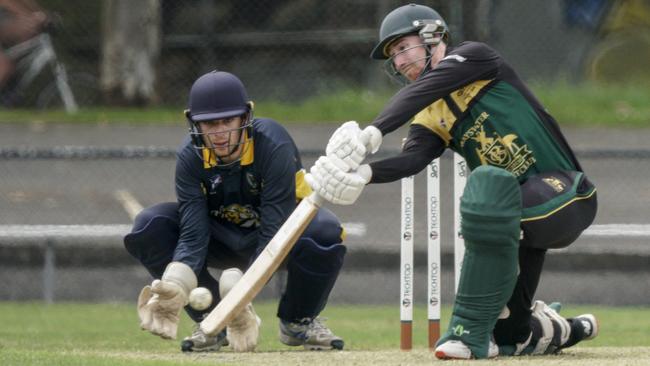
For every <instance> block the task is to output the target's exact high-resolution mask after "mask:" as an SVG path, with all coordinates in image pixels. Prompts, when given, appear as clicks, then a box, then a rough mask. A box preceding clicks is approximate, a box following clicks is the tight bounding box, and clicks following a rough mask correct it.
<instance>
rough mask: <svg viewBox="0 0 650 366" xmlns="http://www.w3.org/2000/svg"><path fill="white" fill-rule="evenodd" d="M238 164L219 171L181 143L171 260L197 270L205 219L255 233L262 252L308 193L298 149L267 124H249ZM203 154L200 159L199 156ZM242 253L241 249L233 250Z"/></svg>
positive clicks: (206, 234)
mask: <svg viewBox="0 0 650 366" xmlns="http://www.w3.org/2000/svg"><path fill="white" fill-rule="evenodd" d="M245 141H246V142H245V144H244V146H243V148H242V155H241V160H240V162H239V163H236V164H230V165H229V166H219V165H218V164H216V163H215V162H214V161H210V159H202V158H201V156H200V155H204V156H206V157H208V156H209V151H208V150H207V149H204V150H203V151H202V152H201V151H200V150H197V149H196V148H195V147H194V146H193V145H192V142H191V141H190V138H189V136H187V137H186V138H185V140H184V141H183V143H182V145H181V146H180V148H179V150H178V153H177V161H176V178H175V181H176V197H177V199H178V203H179V211H180V212H179V213H180V217H181V224H180V226H181V227H180V231H181V232H180V238H179V242H178V246H177V247H176V251H175V252H174V261H180V262H183V263H185V264H187V265H189V266H190V267H192V269H194V270H195V271H198V270H200V269H201V268H202V266H203V264H204V261H205V257H206V255H207V251H208V245H209V242H210V220H218V221H219V222H220V223H221V224H223V225H226V226H230V227H232V228H234V229H236V230H240V231H241V232H242V233H244V234H249V233H252V232H256V233H257V240H256V243H255V244H256V245H257V246H258V247H264V246H266V244H267V243H268V242H269V241H270V240H271V238H273V236H274V235H275V233H276V232H277V231H278V229H279V228H280V226H281V225H282V224H283V223H284V221H285V220H286V219H287V218H288V217H289V215H290V214H291V213H292V212H293V210H294V208H295V206H296V202H297V200H299V199H301V198H303V197H305V196H306V195H308V194H309V193H310V188H309V186H308V185H307V184H306V183H305V182H304V179H303V178H304V170H303V169H302V163H301V161H300V156H299V154H298V149H297V147H296V145H295V143H294V141H293V140H292V138H291V136H290V135H289V133H288V132H287V131H286V130H285V129H284V127H282V126H281V125H280V124H279V123H277V122H275V121H273V120H271V119H255V120H254V121H253V124H252V132H251V136H248V133H247V134H246V135H245ZM202 153H203V154H202ZM239 249H244V248H239Z"/></svg>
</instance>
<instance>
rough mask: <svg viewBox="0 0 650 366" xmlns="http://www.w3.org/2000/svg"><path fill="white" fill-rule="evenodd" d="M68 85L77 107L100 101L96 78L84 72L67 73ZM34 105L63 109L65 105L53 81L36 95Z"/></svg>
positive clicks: (88, 105) (94, 104)
mask: <svg viewBox="0 0 650 366" xmlns="http://www.w3.org/2000/svg"><path fill="white" fill-rule="evenodd" d="M68 85H69V86H70V89H71V91H72V95H73V97H74V100H75V103H76V105H77V106H78V107H79V108H84V107H92V106H96V105H98V104H99V103H100V100H101V94H100V91H99V83H98V81H97V78H95V77H94V76H93V75H91V74H86V73H71V74H69V75H68ZM36 106H37V107H38V108H39V109H64V108H65V105H64V102H63V99H62V97H61V93H60V91H59V88H58V87H57V84H56V82H55V81H53V82H51V83H49V84H48V85H47V86H46V87H45V88H44V89H43V91H42V92H41V93H40V94H39V95H38V99H37V100H36Z"/></svg>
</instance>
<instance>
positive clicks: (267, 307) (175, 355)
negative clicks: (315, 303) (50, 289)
mask: <svg viewBox="0 0 650 366" xmlns="http://www.w3.org/2000/svg"><path fill="white" fill-rule="evenodd" d="M255 306H256V309H257V312H258V314H259V315H260V317H261V318H262V319H263V322H262V328H261V330H262V333H261V342H260V345H259V347H258V352H257V353H255V354H254V355H253V354H247V355H243V354H234V353H232V351H230V350H229V349H228V348H227V349H225V350H224V351H223V352H220V353H218V354H209V355H205V354H204V355H199V354H190V355H183V354H182V353H181V352H180V351H179V341H163V340H161V339H160V338H157V337H154V336H152V335H150V334H148V333H147V332H143V331H141V330H140V329H139V327H138V320H137V315H136V312H135V305H134V304H77V303H63V304H55V305H44V304H41V303H12V302H2V303H0V324H2V327H0V364H1V365H47V366H56V365H90V366H96V365H196V364H210V365H214V364H215V362H216V364H224V363H225V364H232V363H237V364H264V365H267V364H274V362H275V361H273V360H276V359H278V358H280V359H284V360H286V362H288V363H287V364H290V363H291V362H292V361H293V362H304V363H301V364H309V363H306V362H307V361H308V359H309V358H314V359H315V361H313V362H315V364H327V363H332V362H334V363H337V364H341V365H346V364H371V363H370V362H359V358H361V359H363V358H364V357H368V355H372V357H378V360H377V362H379V363H380V364H396V363H398V362H407V361H399V360H402V358H403V357H407V358H409V357H413V358H414V359H413V361H414V362H415V363H419V361H418V360H421V361H423V362H424V361H427V360H429V362H430V357H431V356H430V353H428V351H426V339H427V338H426V329H427V328H426V322H427V320H426V309H424V307H423V306H419V307H416V309H415V310H416V311H415V315H414V337H413V339H414V352H413V353H412V354H411V356H405V354H404V353H401V352H399V351H398V347H399V308H398V307H397V306H396V305H395V306H392V305H381V306H369V305H330V306H328V308H327V309H326V310H325V312H324V313H323V314H322V315H323V316H324V317H327V318H329V320H328V321H327V324H328V326H330V328H331V329H333V330H334V331H335V333H337V334H338V335H340V336H342V337H343V338H344V339H345V340H346V350H348V351H349V352H343V353H341V352H338V353H328V352H320V353H318V352H316V353H314V352H311V353H309V352H303V351H302V349H301V348H292V347H288V346H284V345H282V344H281V343H280V342H279V341H278V340H277V318H276V317H275V311H276V306H277V304H276V303H275V302H262V303H257V304H256V305H255ZM449 311H450V309H449V308H448V307H445V308H443V321H442V323H441V327H442V328H443V331H444V328H445V326H446V323H445V321H446V320H447V319H449ZM584 312H593V313H595V314H596V315H597V316H598V318H599V320H600V326H601V334H600V335H599V337H598V338H597V339H596V340H594V341H591V342H585V343H584V344H581V345H580V346H579V347H577V348H576V349H575V350H571V352H573V353H568V357H569V358H570V360H569V361H571V362H573V361H577V360H578V359H582V358H585V357H586V358H587V359H589V358H592V359H591V361H594V360H593V357H602V356H600V355H601V354H606V355H610V354H611V353H612V348H611V347H619V348H615V349H614V350H618V351H620V352H626V351H625V350H627V349H629V347H637V348H634V357H639V356H641V355H640V352H645V353H644V355H645V356H643V357H645V358H644V359H645V360H646V361H647V360H648V356H647V352H648V351H647V350H646V349H645V348H642V347H649V346H650V333H648V331H647V330H648V329H650V308H647V307H646V308H631V307H622V308H612V307H600V306H598V307H594V306H589V307H586V306H571V305H565V306H564V309H563V313H564V314H565V315H567V316H572V315H578V314H581V313H584ZM191 326H192V322H191V321H190V319H189V318H188V317H186V316H183V317H182V319H181V327H180V329H179V338H182V337H184V336H185V335H187V334H189V333H190V332H191ZM600 347H610V348H603V351H602V352H601V351H598V349H599V348H600ZM639 347H641V348H639ZM590 350H592V351H590ZM642 350H645V351H642ZM575 352H582V353H577V354H576V353H575ZM615 352H616V351H615ZM336 354H340V355H343V356H341V357H343V358H344V360H338V359H336V360H333V359H332V357H338V356H336ZM357 356H358V357H357ZM319 357H320V358H319ZM423 358H424V359H423ZM348 359H349V360H350V362H352V363H347V361H346V360H348ZM422 359H423V360H422ZM353 360H356V361H353ZM382 360H383V361H382ZM555 360H557V358H556V357H551V360H550V361H552V362H557V361H555ZM572 360H573V361H572ZM366 361H368V360H367V359H366ZM380 361H381V362H380ZM536 361H537V362H539V361H541V359H539V358H537V359H536ZM637 361H639V359H637ZM278 362H280V361H278ZM341 362H342V363H341ZM355 362H356V363H355ZM639 362H641V361H639ZM312 364H314V363H312ZM572 364H573V363H572ZM587 364H589V363H587Z"/></svg>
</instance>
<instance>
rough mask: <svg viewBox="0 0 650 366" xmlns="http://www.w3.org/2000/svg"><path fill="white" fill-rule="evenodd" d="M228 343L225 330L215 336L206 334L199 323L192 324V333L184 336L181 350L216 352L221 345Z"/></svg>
mask: <svg viewBox="0 0 650 366" xmlns="http://www.w3.org/2000/svg"><path fill="white" fill-rule="evenodd" d="M227 345H228V339H227V337H226V331H225V330H223V331H221V332H220V333H218V334H217V335H215V336H210V335H207V334H205V333H204V332H203V330H202V329H201V327H200V325H199V323H197V324H196V325H195V326H194V331H192V335H190V336H188V337H185V339H183V342H181V351H183V352H216V351H218V350H219V349H221V347H223V346H227Z"/></svg>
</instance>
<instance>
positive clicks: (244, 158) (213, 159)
mask: <svg viewBox="0 0 650 366" xmlns="http://www.w3.org/2000/svg"><path fill="white" fill-rule="evenodd" d="M201 154H202V155H203V168H204V169H210V168H214V167H215V166H217V165H218V163H217V156H216V155H215V153H214V151H213V150H212V149H210V148H207V147H204V148H203V149H201ZM254 160H255V144H253V139H251V138H249V137H248V129H244V143H243V144H242V153H241V158H240V160H239V164H240V165H242V166H244V165H250V164H253V161H254Z"/></svg>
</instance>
